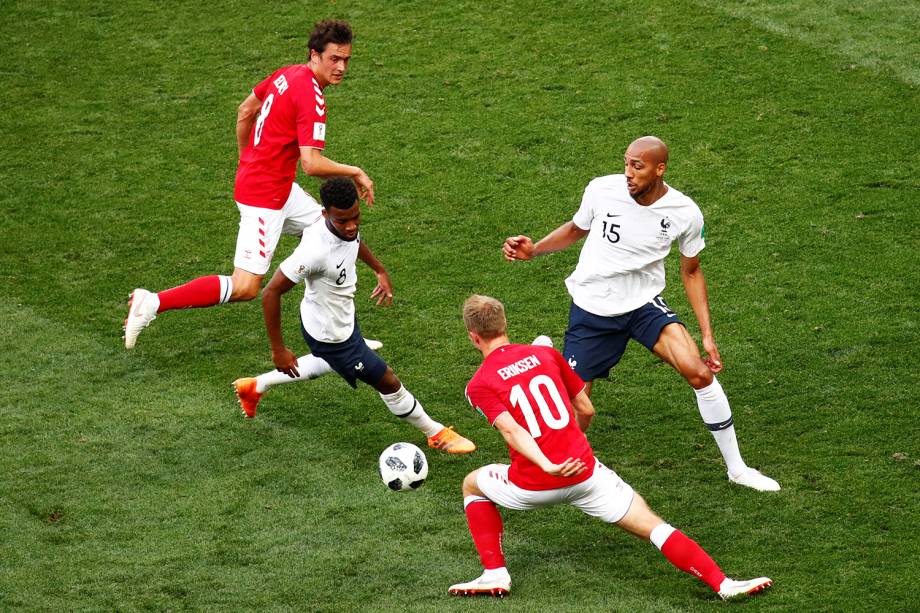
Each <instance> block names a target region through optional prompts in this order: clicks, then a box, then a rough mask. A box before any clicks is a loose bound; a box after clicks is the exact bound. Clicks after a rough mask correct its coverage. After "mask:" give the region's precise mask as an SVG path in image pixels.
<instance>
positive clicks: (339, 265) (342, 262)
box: [335, 258, 345, 268]
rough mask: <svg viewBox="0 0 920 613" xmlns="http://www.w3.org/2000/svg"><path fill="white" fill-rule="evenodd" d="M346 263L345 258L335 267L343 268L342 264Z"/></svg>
mask: <svg viewBox="0 0 920 613" xmlns="http://www.w3.org/2000/svg"><path fill="white" fill-rule="evenodd" d="M344 263H345V259H344V258H343V259H342V261H341V262H339V263H338V264H336V265H335V267H336V268H341V267H342V264H344Z"/></svg>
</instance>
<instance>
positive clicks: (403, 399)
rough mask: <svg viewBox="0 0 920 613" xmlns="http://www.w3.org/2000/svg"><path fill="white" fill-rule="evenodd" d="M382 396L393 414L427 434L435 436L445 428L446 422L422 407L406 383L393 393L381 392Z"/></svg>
mask: <svg viewBox="0 0 920 613" xmlns="http://www.w3.org/2000/svg"><path fill="white" fill-rule="evenodd" d="M380 398H381V399H382V400H383V403H384V404H385V405H387V408H388V409H390V412H391V413H393V415H395V416H396V417H398V418H400V419H401V420H403V421H405V422H408V423H410V424H412V425H413V426H415V427H416V428H418V429H419V430H421V431H422V432H423V433H424V434H425V436H434V435H435V434H437V433H438V432H440V431H441V430H443V429H444V424H440V423H438V422H436V421H435V420H433V419H431V417H429V416H428V413H426V412H425V409H424V408H422V403H420V402H419V401H418V400H416V399H415V396H413V395H412V394H411V393H410V392H409V390H407V389H406V387H405V386H404V385H403V386H400V387H399V389H398V390H396V391H395V392H393V393H392V394H380Z"/></svg>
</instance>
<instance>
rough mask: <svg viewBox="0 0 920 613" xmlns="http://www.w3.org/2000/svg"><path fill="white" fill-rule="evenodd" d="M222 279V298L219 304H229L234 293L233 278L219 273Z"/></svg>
mask: <svg viewBox="0 0 920 613" xmlns="http://www.w3.org/2000/svg"><path fill="white" fill-rule="evenodd" d="M217 280H218V281H220V298H219V299H218V301H217V304H227V303H228V302H230V296H231V295H232V294H233V278H232V277H228V276H226V275H218V276H217Z"/></svg>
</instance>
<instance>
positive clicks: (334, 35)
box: [307, 19, 354, 55]
mask: <svg viewBox="0 0 920 613" xmlns="http://www.w3.org/2000/svg"><path fill="white" fill-rule="evenodd" d="M353 37H354V35H353V34H352V32H351V26H350V25H349V24H348V22H347V21H342V20H340V19H323V20H322V21H317V22H316V24H315V25H314V26H313V31H312V32H310V42H308V43H307V55H309V54H310V52H311V51H316V52H317V53H319V54H322V52H323V51H325V50H326V45H328V44H329V43H335V44H336V45H350V44H351V40H352V38H353Z"/></svg>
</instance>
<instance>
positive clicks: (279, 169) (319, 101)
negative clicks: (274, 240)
mask: <svg viewBox="0 0 920 613" xmlns="http://www.w3.org/2000/svg"><path fill="white" fill-rule="evenodd" d="M252 92H253V93H254V94H255V95H256V98H258V99H259V100H261V101H262V108H261V109H260V111H259V117H258V119H257V120H256V123H255V126H253V129H252V133H251V134H250V135H249V144H248V145H247V146H246V148H245V149H243V153H242V155H240V165H239V168H237V171H236V184H235V187H234V192H233V197H234V199H235V200H236V201H237V202H239V203H241V204H248V205H249V206H255V207H260V208H266V209H275V210H277V209H280V208H282V207H283V206H284V203H285V202H286V201H287V199H288V196H289V195H290V193H291V184H292V183H294V179H295V177H296V176H297V161H298V160H299V159H300V148H301V147H314V148H316V149H323V147H325V145H326V99H325V97H324V96H323V90H322V89H321V88H320V86H319V83H317V81H316V77H315V75H314V74H313V71H312V70H310V69H309V68H308V67H307V66H306V65H303V64H295V65H293V66H285V67H284V68H280V69H278V70H276V71H275V72H274V73H273V74H272V75H271V76H270V77H268V78H267V79H265V80H264V81H262V82H261V83H259V84H258V85H256V86H255V87H254V88H253V90H252Z"/></svg>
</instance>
